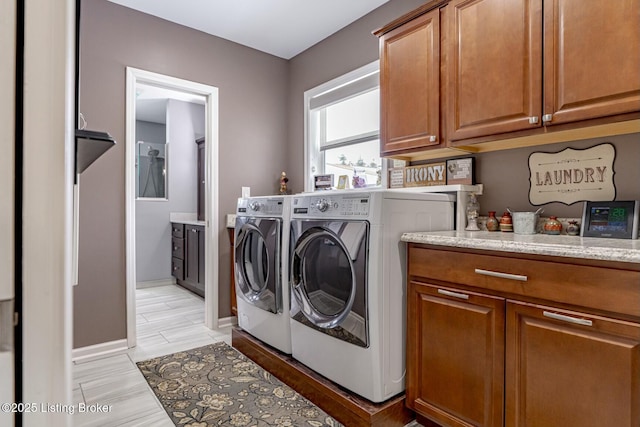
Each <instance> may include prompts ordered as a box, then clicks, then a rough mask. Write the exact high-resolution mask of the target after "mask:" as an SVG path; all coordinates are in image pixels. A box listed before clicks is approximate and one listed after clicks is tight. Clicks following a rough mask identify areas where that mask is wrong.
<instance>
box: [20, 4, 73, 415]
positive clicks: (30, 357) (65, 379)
mask: <svg viewBox="0 0 640 427" xmlns="http://www.w3.org/2000/svg"><path fill="white" fill-rule="evenodd" d="M24 3H25V44H24V64H25V68H24V87H23V90H24V92H23V93H24V116H23V123H24V138H23V147H24V161H23V164H24V171H23V173H24V175H23V177H24V178H23V183H24V193H23V201H22V203H23V207H24V208H23V245H22V265H23V271H24V274H23V281H22V292H23V310H22V319H21V321H22V326H23V335H22V338H23V359H22V361H23V367H22V383H23V386H24V389H23V395H22V401H23V402H35V403H38V402H40V403H56V404H62V405H70V404H72V393H71V390H72V386H71V384H72V382H71V377H72V364H71V348H72V325H73V318H72V314H73V305H72V284H73V283H72V281H73V272H72V241H73V174H74V154H75V149H74V147H75V144H74V136H75V121H76V120H75V112H74V110H75V108H74V104H75V103H74V100H75V96H74V92H75V66H74V65H75V64H74V61H75V43H74V41H75V18H76V16H75V3H76V2H75V1H74V0H62V1H56V2H52V1H50V0H30V1H28V2H24ZM22 417H23V424H24V425H26V426H51V427H57V426H68V425H71V423H72V420H71V416H70V414H68V413H64V412H63V413H60V412H48V411H34V412H25V413H23V415H22Z"/></svg>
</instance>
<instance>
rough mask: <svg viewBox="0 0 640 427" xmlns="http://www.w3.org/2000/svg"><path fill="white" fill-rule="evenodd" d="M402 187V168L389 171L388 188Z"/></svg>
mask: <svg viewBox="0 0 640 427" xmlns="http://www.w3.org/2000/svg"><path fill="white" fill-rule="evenodd" d="M403 187H404V168H403V167H402V168H391V169H389V188H403Z"/></svg>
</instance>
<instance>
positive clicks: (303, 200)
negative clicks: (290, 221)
mask: <svg viewBox="0 0 640 427" xmlns="http://www.w3.org/2000/svg"><path fill="white" fill-rule="evenodd" d="M370 202H371V199H370V196H369V195H368V194H357V195H356V194H354V195H339V196H338V195H327V194H319V195H317V196H315V195H314V196H294V197H293V201H292V206H291V208H292V214H293V215H294V216H298V217H305V216H308V217H316V218H317V217H332V218H335V217H356V218H357V217H360V218H363V217H366V216H368V215H369V210H370V206H371V204H370Z"/></svg>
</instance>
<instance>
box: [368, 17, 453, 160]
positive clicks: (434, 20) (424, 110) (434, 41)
mask: <svg viewBox="0 0 640 427" xmlns="http://www.w3.org/2000/svg"><path fill="white" fill-rule="evenodd" d="M380 112H381V122H380V138H381V140H380V143H381V147H380V151H381V154H382V155H385V154H388V153H394V152H398V151H400V152H401V151H406V150H411V149H416V148H424V147H428V146H438V145H439V144H440V143H441V138H440V11H439V10H438V9H436V10H433V11H431V12H429V13H426V14H424V15H421V16H420V17H418V18H416V19H414V20H412V21H411V22H409V23H407V24H404V25H402V26H401V27H399V28H396V29H395V30H392V31H390V32H388V33H387V34H385V35H384V36H382V37H381V38H380Z"/></svg>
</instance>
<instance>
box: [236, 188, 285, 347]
mask: <svg viewBox="0 0 640 427" xmlns="http://www.w3.org/2000/svg"><path fill="white" fill-rule="evenodd" d="M290 206H291V196H267V197H250V198H240V199H238V206H237V209H236V223H235V249H234V254H233V256H234V264H235V269H234V270H235V282H236V299H237V307H238V325H239V326H240V327H241V328H242V329H244V330H245V331H246V332H248V333H249V334H251V335H253V336H254V337H256V338H258V339H259V340H261V341H262V342H264V343H265V344H268V345H270V346H272V347H275V348H276V349H278V350H280V351H282V352H284V353H287V354H291V332H290V330H291V327H290V322H289V306H290V304H289V286H288V268H287V266H288V261H289V259H288V253H289V224H290V218H289V217H290Z"/></svg>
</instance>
